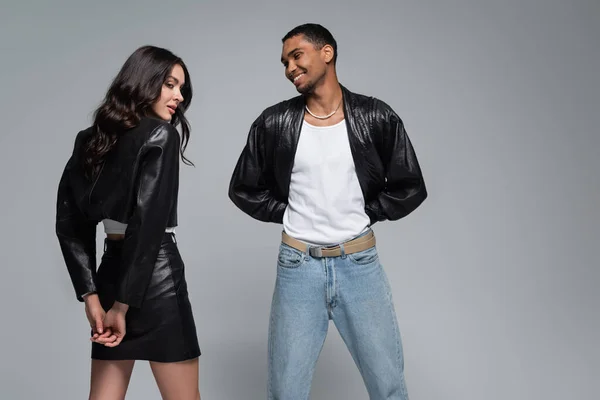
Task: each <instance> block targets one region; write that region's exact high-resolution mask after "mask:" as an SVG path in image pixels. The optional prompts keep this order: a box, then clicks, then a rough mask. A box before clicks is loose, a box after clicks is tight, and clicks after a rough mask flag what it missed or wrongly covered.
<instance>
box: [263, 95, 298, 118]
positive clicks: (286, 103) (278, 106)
mask: <svg viewBox="0 0 600 400" xmlns="http://www.w3.org/2000/svg"><path fill="white" fill-rule="evenodd" d="M302 103H303V99H302V95H300V96H294V97H291V98H289V99H286V100H282V101H280V102H278V103H275V104H272V105H270V106H268V107H267V108H265V109H264V110H263V112H262V115H263V116H264V117H280V116H284V115H285V114H286V113H288V112H290V111H292V110H295V109H297V108H298V107H299V106H300V105H301V104H302Z"/></svg>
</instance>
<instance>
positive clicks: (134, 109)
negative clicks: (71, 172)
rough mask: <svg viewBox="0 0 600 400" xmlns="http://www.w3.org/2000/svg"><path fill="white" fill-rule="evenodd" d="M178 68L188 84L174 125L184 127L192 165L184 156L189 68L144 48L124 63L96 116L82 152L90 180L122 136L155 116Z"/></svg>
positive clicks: (167, 54) (174, 58) (165, 53)
mask: <svg viewBox="0 0 600 400" xmlns="http://www.w3.org/2000/svg"><path fill="white" fill-rule="evenodd" d="M175 65H180V66H181V68H182V69H183V72H184V74H185V85H183V86H182V87H181V95H182V96H183V101H182V102H181V103H180V104H179V106H178V107H177V109H176V110H175V114H173V118H172V119H171V124H172V125H174V126H175V127H177V126H178V125H181V135H182V140H181V148H180V153H181V158H182V159H183V162H184V163H186V164H187V165H193V163H192V162H191V161H189V160H188V159H187V158H185V156H184V155H183V153H184V151H185V148H186V147H187V143H188V141H189V138H190V124H189V122H188V121H187V119H186V118H185V116H184V113H185V111H186V110H187V109H188V107H189V106H190V103H191V101H192V82H191V80H190V75H189V73H188V70H187V67H186V66H185V64H184V62H183V60H181V58H179V57H177V56H176V55H174V54H173V53H171V52H170V51H169V50H166V49H163V48H159V47H154V46H143V47H140V48H139V49H137V50H136V51H135V52H133V54H131V55H130V56H129V58H128V59H127V61H125V64H123V66H122V67H121V70H120V71H119V73H118V74H117V76H116V77H115V78H114V80H113V82H112V83H111V85H110V87H109V89H108V91H107V93H106V96H105V98H104V100H103V102H102V104H101V105H100V106H99V107H98V108H97V109H96V112H95V113H94V123H93V133H92V135H91V136H90V138H89V139H88V141H87V143H86V144H85V146H84V152H83V167H84V170H85V175H86V176H87V177H88V178H89V179H93V178H94V177H95V176H96V175H97V174H98V173H99V171H100V169H101V166H102V163H103V161H104V157H105V156H106V154H107V153H108V152H109V151H110V150H111V149H112V148H113V147H114V146H115V145H116V143H117V141H118V139H119V136H120V135H122V134H123V133H124V132H126V131H127V130H129V129H131V128H133V127H135V126H137V124H138V123H139V122H140V119H141V118H142V117H144V116H147V115H150V114H152V105H153V104H154V103H155V102H156V101H157V100H158V99H159V98H160V96H161V92H162V86H163V84H164V82H165V81H166V79H167V77H168V76H169V75H170V73H171V70H172V69H173V67H174V66H175Z"/></svg>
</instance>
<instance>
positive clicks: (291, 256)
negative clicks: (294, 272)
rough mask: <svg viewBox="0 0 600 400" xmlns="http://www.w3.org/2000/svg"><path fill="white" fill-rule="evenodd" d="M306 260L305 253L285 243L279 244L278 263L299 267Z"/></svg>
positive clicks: (284, 265) (286, 266) (282, 265)
mask: <svg viewBox="0 0 600 400" xmlns="http://www.w3.org/2000/svg"><path fill="white" fill-rule="evenodd" d="M303 262H304V253H302V252H300V251H299V250H296V249H294V248H293V247H290V246H288V245H286V244H284V243H282V244H281V245H280V246H279V254H278V256H277V264H278V265H279V266H281V267H284V268H298V267H299V266H300V265H302V263H303Z"/></svg>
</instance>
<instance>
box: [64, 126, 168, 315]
mask: <svg viewBox="0 0 600 400" xmlns="http://www.w3.org/2000/svg"><path fill="white" fill-rule="evenodd" d="M91 133H92V128H88V129H86V130H84V131H81V132H79V134H78V135H77V138H76V139H75V146H74V149H73V154H72V156H71V158H70V159H69V161H68V162H67V165H66V167H65V169H64V172H63V174H62V178H61V180H60V183H59V186H58V196H57V204H56V234H57V236H58V241H59V243H60V247H61V250H62V254H63V257H64V260H65V263H66V265H67V269H68V271H69V275H70V277H71V281H72V283H73V287H74V289H75V294H76V296H77V299H78V300H80V301H82V295H83V294H86V293H89V292H95V291H96V290H97V287H96V225H97V224H98V223H99V222H100V221H101V220H103V219H105V218H108V219H113V220H116V221H119V222H122V223H126V224H128V226H127V230H126V232H125V239H124V242H123V250H122V258H121V269H122V272H121V274H120V276H119V282H118V289H117V297H116V300H117V301H120V302H122V303H125V304H129V305H130V306H132V307H140V306H141V304H142V302H143V299H144V295H145V292H146V288H147V287H148V284H149V282H150V278H151V277H152V271H153V269H154V265H155V262H156V258H157V255H158V251H159V249H160V245H161V241H162V240H163V236H164V232H165V228H166V227H174V226H176V225H177V195H178V189H179V143H180V137H179V133H178V132H177V130H176V129H175V128H174V127H173V126H172V125H171V124H169V123H167V122H164V121H161V120H158V119H153V118H143V119H142V120H141V121H140V123H139V125H138V126H137V127H135V128H133V129H131V130H129V131H127V132H126V133H125V134H123V135H122V136H120V138H119V140H118V141H117V145H116V146H115V147H114V148H113V149H112V150H111V151H110V152H109V153H108V155H107V157H106V159H105V162H104V165H103V167H102V170H101V172H100V174H99V175H98V176H97V177H96V179H94V180H93V181H89V180H87V179H86V178H85V176H84V173H83V168H82V162H81V152H82V146H83V145H84V143H85V141H86V138H87V137H89V135H90V134H91Z"/></svg>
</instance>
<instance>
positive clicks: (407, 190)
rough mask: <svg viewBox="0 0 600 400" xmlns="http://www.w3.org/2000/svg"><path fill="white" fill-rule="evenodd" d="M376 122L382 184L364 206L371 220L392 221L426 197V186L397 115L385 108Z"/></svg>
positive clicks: (412, 208) (402, 215)
mask: <svg viewBox="0 0 600 400" xmlns="http://www.w3.org/2000/svg"><path fill="white" fill-rule="evenodd" d="M386 108H387V110H385V111H384V112H383V113H382V114H383V115H380V116H379V119H380V121H376V125H379V127H380V130H381V134H382V146H380V156H381V161H382V163H383V165H384V168H385V173H386V175H385V177H386V179H385V187H384V189H383V190H382V191H381V192H380V193H379V194H378V195H377V197H375V198H374V199H372V200H371V201H369V202H368V204H367V205H366V207H365V209H366V212H367V214H368V215H369V217H370V219H371V223H375V222H377V221H384V220H389V221H394V220H398V219H400V218H403V217H405V216H407V215H408V214H410V213H411V212H413V211H414V210H415V209H416V208H417V207H418V206H419V205H420V204H421V203H422V202H423V201H424V200H425V199H426V198H427V189H426V188H425V181H424V180H423V175H422V173H421V168H420V166H419V162H418V160H417V156H416V154H415V151H414V149H413V146H412V144H411V142H410V139H409V138H408V135H407V133H406V131H405V129H404V124H403V122H402V120H401V119H400V117H399V116H398V115H397V114H396V113H395V112H394V111H392V109H391V108H389V107H386Z"/></svg>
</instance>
